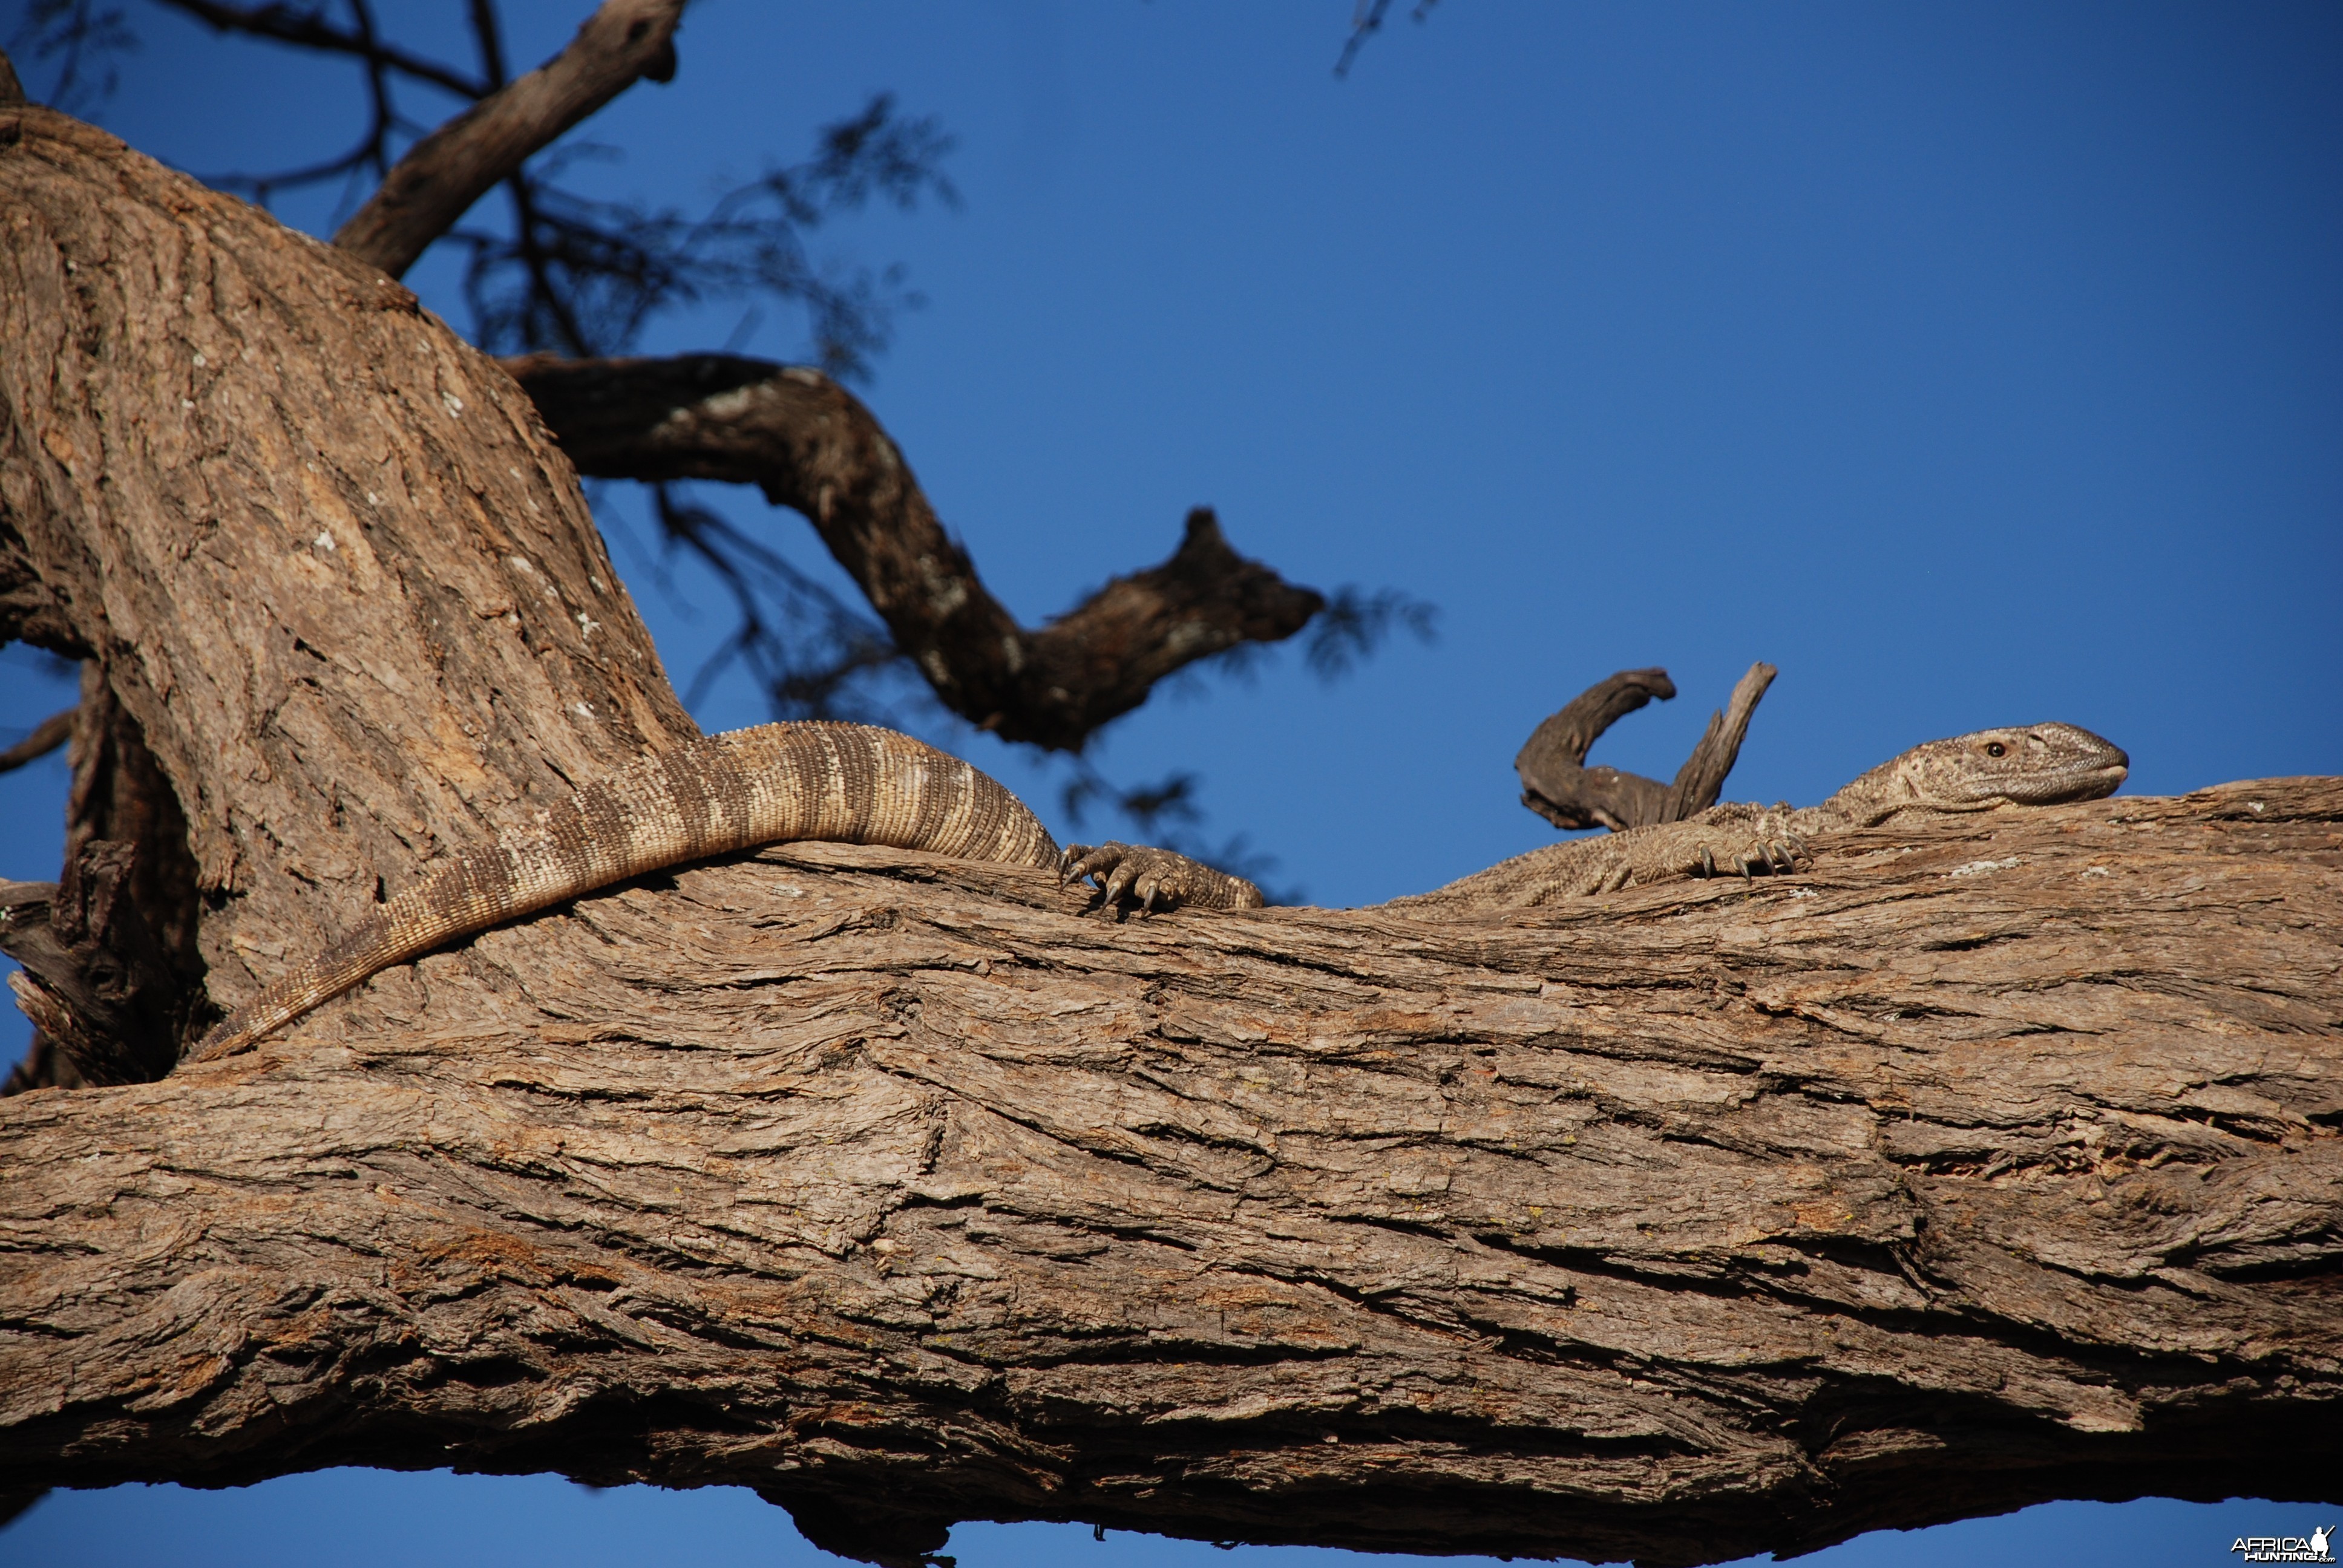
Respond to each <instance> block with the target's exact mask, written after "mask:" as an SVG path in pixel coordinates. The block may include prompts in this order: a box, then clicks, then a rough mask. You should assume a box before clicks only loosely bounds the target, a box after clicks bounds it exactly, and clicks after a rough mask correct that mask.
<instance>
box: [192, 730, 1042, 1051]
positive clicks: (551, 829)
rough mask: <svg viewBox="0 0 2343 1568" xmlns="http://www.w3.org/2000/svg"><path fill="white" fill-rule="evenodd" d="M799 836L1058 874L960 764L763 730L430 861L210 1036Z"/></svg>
mask: <svg viewBox="0 0 2343 1568" xmlns="http://www.w3.org/2000/svg"><path fill="white" fill-rule="evenodd" d="M787 839H830V840H832V841H835V842H840V843H848V844H886V845H890V846H892V847H894V848H896V849H930V850H933V851H934V852H935V853H937V854H940V855H952V856H957V857H959V858H960V859H969V860H992V861H997V862H1000V863H1001V864H1004V865H1012V866H1036V867H1041V868H1045V869H1046V868H1051V867H1054V866H1056V865H1057V864H1058V859H1059V857H1058V846H1057V844H1056V842H1055V841H1054V840H1052V839H1051V837H1050V834H1049V831H1048V830H1047V829H1044V828H1043V827H1042V826H1041V823H1040V821H1038V820H1037V819H1035V818H1034V816H1033V813H1032V812H1031V811H1029V810H1027V809H1025V804H1024V802H1023V801H1021V800H1020V799H1017V797H1016V796H1014V795H1011V793H1010V792H1009V791H1008V790H1007V789H1003V788H1002V787H1001V785H1000V784H999V783H998V782H997V781H995V780H994V779H991V778H990V777H988V776H987V775H985V774H983V773H980V772H979V771H977V770H976V769H973V768H971V767H970V766H969V765H968V764H967V763H965V762H963V761H961V760H960V759H959V758H957V757H952V756H949V755H947V754H946V753H944V752H941V751H938V750H936V749H934V748H933V747H930V746H925V745H922V744H921V743H920V742H919V741H917V740H914V739H911V738H910V736H908V735H898V734H896V733H895V732H894V731H893V730H891V729H872V728H870V726H867V725H860V724H834V723H827V722H818V723H805V724H766V725H759V726H758V727H757V728H755V729H735V730H732V731H729V733H726V734H723V735H711V736H708V737H706V738H705V739H700V740H696V741H694V742H692V743H691V744H690V745H689V746H685V747H682V748H679V749H677V750H674V751H670V752H667V753H665V754H663V755H661V756H658V757H647V758H645V759H642V760H641V761H639V762H636V763H633V764H630V765H629V766H628V767H626V768H623V769H619V770H618V772H617V773H616V774H614V775H612V776H611V777H610V778H609V779H605V780H603V781H602V782H600V783H598V784H589V785H588V786H587V787H586V788H585V789H580V790H579V791H578V793H577V794H575V795H573V796H571V797H570V798H569V799H568V800H565V801H563V802H562V803H561V804H560V805H558V806H557V807H555V808H554V809H552V810H550V811H548V813H547V814H546V816H545V819H544V820H543V821H542V822H541V823H540V824H539V825H538V826H537V827H535V828H533V829H525V830H521V831H517V832H509V833H506V834H503V835H500V836H499V837H498V839H497V841H496V842H495V843H494V844H491V845H489V846H488V847H487V848H486V849H478V850H474V851H472V852H471V853H468V854H465V855H460V856H458V857H457V858H456V859H452V860H449V861H447V862H445V863H443V864H441V865H438V866H435V867H433V868H432V869H430V870H428V871H427V872H425V873H424V875H423V877H422V879H420V880H418V881H417V882H416V883H414V884H413V885H412V886H410V887H408V888H407V890H405V891H403V892H401V893H400V894H398V896H397V897H396V898H394V899H392V900H390V901H389V902H387V903H386V904H384V905H383V906H382V908H381V910H379V911H377V913H376V914H375V915H374V917H373V918H372V919H370V920H367V922H366V923H365V924H364V925H362V926H360V927H359V928H358V929H357V930H355V931H353V932H351V933H350V934H349V935H348V936H347V937H346V938H344V939H343V940H341V941H339V942H337V943H336V944H335V945H334V946H333V947H331V948H329V949H327V950H326V951H325V952H324V953H322V954H320V955H319V956H318V957H317V958H315V959H313V960H310V961H309V962H307V963H306V964H303V965H302V966H301V967H299V968H298V969H296V970H293V971H292V972H290V973H289V974H287V975H285V976H284V977H283V978H281V979H279V980H277V981H276V983H274V984H273V985H271V986H269V987H268V988H267V989H266V990H264V991H262V992H261V993H260V994H259V995H258V996H256V997H255V998H253V999H252V1000H250V1001H248V1002H246V1004H245V1005H244V1006H243V1007H241V1008H238V1009H237V1010H236V1012H235V1013H234V1014H233V1015H231V1016H230V1017H229V1018H227V1019H226V1020H224V1021H223V1022H221V1023H220V1024H219V1026H218V1027H217V1028H216V1029H214V1030H212V1031H211V1032H210V1033H209V1034H207V1035H206V1036H205V1037H204V1039H203V1041H202V1042H201V1043H200V1044H199V1045H197V1046H196V1050H195V1051H194V1053H193V1056H194V1060H197V1061H206V1060H211V1059H212V1058H214V1057H219V1056H225V1055H227V1054H228V1053H229V1052H231V1051H236V1050H244V1049H245V1048H246V1047H247V1046H249V1045H251V1044H252V1043H253V1042H254V1041H255V1040H258V1039H260V1038H261V1037H262V1036H263V1035H266V1034H267V1033H268V1032H269V1031H270V1030H274V1029H277V1028H280V1027H282V1026H283V1025H285V1024H287V1023H289V1022H290V1021H292V1020H294V1019H297V1018H298V1017H300V1016H301V1015H302V1014H303V1013H305V1012H307V1011H308V1010H310V1009H311V1008H314V1007H316V1006H317V1004H318V1003H320V1002H322V1001H325V1000H327V999H329V998H332V997H335V996H338V995H339V994H340V993H342V992H343V991H346V990H348V989H349V988H350V987H352V986H354V985H356V984H357V983H358V982H359V981H360V980H365V979H366V978H367V976H368V975H371V974H374V973H376V972H377V971H378V970H385V969H387V968H389V967H390V966H391V965H393V964H397V963H405V962H407V960H410V959H415V958H419V957H421V956H422V955H423V954H425V953H427V952H430V951H432V950H434V949H437V948H441V947H445V946H447V944H448V943H449V942H452V941H456V940H459V939H461V938H464V937H468V936H470V935H472V934H474V933H475V932H478V931H484V930H488V928H489V927H490V926H495V925H501V924H503V923H504V922H505V921H507V920H513V919H516V918H518V917H519V916H521V915H527V914H532V913H534V912H536V911H537V910H542V909H546V908H548V907H549V906H551V905H554V904H558V903H564V902H567V901H568V900H571V899H575V898H579V897H581V896H583V895H585V894H587V893H590V892H593V891H594V890H596V889H598V888H607V887H609V886H610V885H611V884H613V883H615V882H623V881H625V880H626V879H628V878H629V877H639V876H642V875H644V874H646V873H648V872H651V871H656V870H660V869H664V868H666V867H669V866H676V865H681V864H683V863H684V862H686V861H690V860H699V859H707V858H708V857H709V856H711V855H727V854H736V853H738V852H739V851H741V850H743V849H755V848H757V847H758V846H759V845H760V844H773V843H779V842H782V841H784V840H787Z"/></svg>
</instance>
